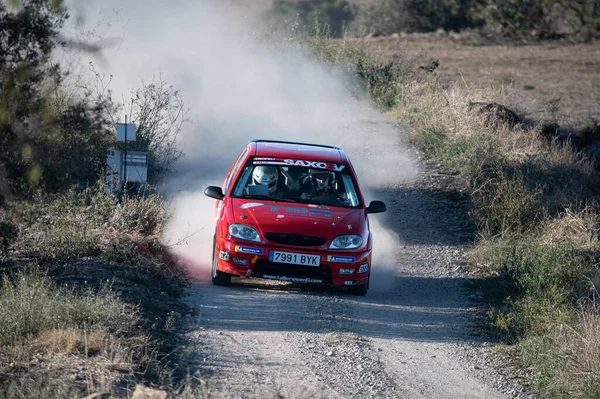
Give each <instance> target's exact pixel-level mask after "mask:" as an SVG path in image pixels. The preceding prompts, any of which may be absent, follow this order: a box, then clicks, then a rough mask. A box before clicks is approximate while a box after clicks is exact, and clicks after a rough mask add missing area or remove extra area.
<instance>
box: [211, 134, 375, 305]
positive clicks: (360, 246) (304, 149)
mask: <svg viewBox="0 0 600 399" xmlns="http://www.w3.org/2000/svg"><path fill="white" fill-rule="evenodd" d="M204 193H205V194H206V195H207V196H209V197H211V198H215V199H217V200H218V201H217V204H216V209H215V216H216V228H215V236H214V247H213V248H214V249H213V261H212V281H213V283H214V284H216V285H228V284H229V283H230V282H231V277H232V276H246V277H258V278H265V279H272V280H280V281H290V282H294V283H320V284H333V285H336V286H346V287H349V290H350V293H352V294H354V295H365V294H366V293H367V290H368V288H369V275H370V272H371V251H372V245H373V238H372V235H371V232H370V230H369V219H368V214H369V213H379V212H385V210H386V206H385V204H384V203H383V202H381V201H372V202H371V203H370V204H369V206H368V207H367V206H365V203H364V200H363V197H362V194H361V192H360V190H359V187H358V184H357V179H356V175H355V172H354V169H353V167H352V165H351V164H350V161H349V160H348V157H347V156H346V154H345V153H344V151H343V150H342V149H341V148H339V147H333V146H327V145H317V144H306V143H293V142H286V141H273V140H253V141H251V142H250V143H248V144H247V145H246V147H245V148H244V150H243V151H242V152H241V154H240V155H239V156H238V158H237V160H236V161H235V163H234V164H233V166H232V168H231V169H230V171H229V173H228V174H227V177H226V178H225V182H224V183H223V188H221V187H215V186H210V187H207V188H206V190H205V191H204Z"/></svg>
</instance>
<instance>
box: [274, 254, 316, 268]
mask: <svg viewBox="0 0 600 399" xmlns="http://www.w3.org/2000/svg"><path fill="white" fill-rule="evenodd" d="M269 260H270V261H271V262H277V263H289V264H291V265H302V266H320V265H321V257H320V256H319V255H307V254H296V253H293V252H282V251H271V252H270V253H269Z"/></svg>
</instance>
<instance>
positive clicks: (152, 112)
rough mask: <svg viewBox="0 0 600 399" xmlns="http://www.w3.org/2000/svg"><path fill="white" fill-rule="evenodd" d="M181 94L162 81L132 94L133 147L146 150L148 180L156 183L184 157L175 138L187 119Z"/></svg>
mask: <svg viewBox="0 0 600 399" xmlns="http://www.w3.org/2000/svg"><path fill="white" fill-rule="evenodd" d="M187 113H188V110H187V109H186V107H185V104H184V102H183V98H182V95H181V92H180V91H179V90H176V89H175V88H173V86H172V85H168V84H167V83H166V82H165V81H164V80H163V78H162V75H159V76H158V79H152V81H151V82H150V83H148V84H146V83H144V82H143V81H142V87H140V88H138V89H135V90H133V91H132V93H131V103H130V106H129V114H130V120H131V121H132V122H133V123H136V125H137V133H136V135H137V138H136V141H137V142H136V143H135V144H133V147H132V149H133V148H135V149H139V150H140V151H148V180H149V181H150V182H156V181H157V180H158V179H159V178H160V177H161V176H164V175H165V174H167V173H169V172H171V170H172V167H173V164H174V163H175V162H176V161H177V160H178V159H179V158H181V156H183V152H182V151H181V147H180V145H179V141H178V136H179V133H181V128H182V126H183V124H184V123H186V122H189V120H188V119H187Z"/></svg>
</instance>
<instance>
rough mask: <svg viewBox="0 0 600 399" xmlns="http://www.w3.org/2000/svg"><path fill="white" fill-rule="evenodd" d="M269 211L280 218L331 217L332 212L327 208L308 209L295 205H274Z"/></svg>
mask: <svg viewBox="0 0 600 399" xmlns="http://www.w3.org/2000/svg"><path fill="white" fill-rule="evenodd" d="M267 213H270V214H275V215H277V217H278V218H284V217H285V216H286V215H287V216H288V217H297V218H309V219H311V218H312V219H331V212H330V211H328V210H325V209H306V208H298V207H295V206H278V205H273V206H271V207H270V209H269V211H268V212H267Z"/></svg>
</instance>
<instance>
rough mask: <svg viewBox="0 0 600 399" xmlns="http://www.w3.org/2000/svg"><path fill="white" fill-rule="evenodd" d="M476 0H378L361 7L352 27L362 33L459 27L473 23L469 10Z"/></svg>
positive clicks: (387, 33) (390, 32)
mask: <svg viewBox="0 0 600 399" xmlns="http://www.w3.org/2000/svg"><path fill="white" fill-rule="evenodd" d="M478 3H479V1H477V0H441V1H440V0H427V1H421V0H377V1H375V2H374V3H373V4H372V5H370V6H368V7H366V8H364V9H361V11H360V12H359V13H358V16H357V18H356V22H355V26H354V27H353V30H354V31H355V32H358V33H359V34H369V33H378V34H381V35H390V34H392V33H399V32H431V31H435V30H437V29H439V28H442V29H445V30H460V29H463V28H466V27H470V26H473V20H472V19H471V17H470V10H471V8H472V7H473V6H474V5H475V4H478Z"/></svg>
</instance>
